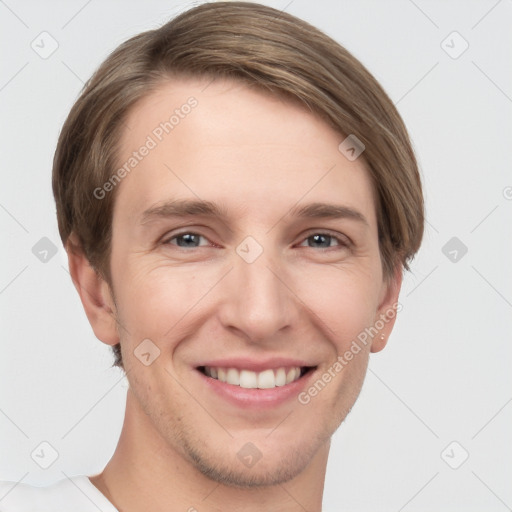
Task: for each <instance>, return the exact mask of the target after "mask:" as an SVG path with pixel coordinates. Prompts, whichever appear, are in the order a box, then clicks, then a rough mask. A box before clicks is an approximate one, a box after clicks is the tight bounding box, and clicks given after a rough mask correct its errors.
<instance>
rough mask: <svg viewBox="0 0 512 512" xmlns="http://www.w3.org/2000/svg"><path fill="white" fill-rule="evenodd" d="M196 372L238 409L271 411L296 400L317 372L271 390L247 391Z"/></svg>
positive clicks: (254, 389) (310, 372) (313, 371)
mask: <svg viewBox="0 0 512 512" xmlns="http://www.w3.org/2000/svg"><path fill="white" fill-rule="evenodd" d="M196 372H197V373H198V374H199V376H200V377H202V380H203V382H204V383H205V384H206V385H207V386H208V387H209V388H210V389H211V390H212V391H214V392H215V393H217V394H218V395H219V396H221V397H222V398H224V399H225V400H227V401H228V402H231V403H232V404H234V405H236V406H237V407H247V408H260V409H267V408H268V409H270V408H272V407H276V406H278V405H280V404H282V403H284V402H287V401H288V400H290V399H292V398H296V397H297V396H298V394H299V393H300V392H301V391H302V390H303V389H304V388H305V387H306V385H307V384H308V383H309V381H310V379H311V378H312V376H313V374H314V373H315V370H309V371H308V372H307V373H306V374H305V375H303V376H302V377H301V378H300V379H298V380H296V381H294V382H291V383H290V384H285V385H284V386H276V387H275V388H270V389H259V388H253V389H246V388H242V387H240V386H234V385H232V384H227V383H226V382H221V381H220V380H217V379H213V378H212V377H208V376H206V375H205V374H204V373H202V372H201V371H199V370H197V369H196Z"/></svg>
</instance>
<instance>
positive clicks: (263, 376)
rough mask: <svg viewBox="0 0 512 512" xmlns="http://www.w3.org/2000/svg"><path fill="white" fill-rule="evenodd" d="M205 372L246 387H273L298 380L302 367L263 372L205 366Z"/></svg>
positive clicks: (213, 376)
mask: <svg viewBox="0 0 512 512" xmlns="http://www.w3.org/2000/svg"><path fill="white" fill-rule="evenodd" d="M204 373H205V374H206V375H207V376H208V377H212V378H213V379H217V380H220V381H221V382H226V383H227V384H231V385H233V386H240V387H241V388H246V389H255V388H259V389H272V388H275V387H277V386H284V385H286V384H290V383H291V382H294V381H296V380H297V379H299V377H300V375H301V371H300V368H299V367H297V366H296V367H292V368H284V367H282V368H277V369H276V370H272V369H268V370H263V371H262V372H253V371H251V370H238V369H237V368H215V367H213V366H205V367H204Z"/></svg>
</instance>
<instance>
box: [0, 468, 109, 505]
mask: <svg viewBox="0 0 512 512" xmlns="http://www.w3.org/2000/svg"><path fill="white" fill-rule="evenodd" d="M69 510H80V511H81V512H89V511H90V512H98V511H99V512H117V511H116V509H115V508H114V506H113V505H112V504H111V503H110V502H109V501H108V500H107V498H106V497H105V496H103V494H101V493H100V491H99V490H98V489H96V487H94V485H92V483H91V481H90V480H89V478H88V477H87V476H82V475H80V476H73V477H70V478H64V479H62V480H59V481H58V482H55V483H53V484H51V485H49V486H46V487H34V486H31V485H28V484H23V483H17V482H9V481H3V482H1V481H0V512H69Z"/></svg>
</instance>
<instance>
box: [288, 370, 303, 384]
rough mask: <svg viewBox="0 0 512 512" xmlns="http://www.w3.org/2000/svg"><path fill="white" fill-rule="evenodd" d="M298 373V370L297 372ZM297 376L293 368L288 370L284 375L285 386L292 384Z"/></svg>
mask: <svg viewBox="0 0 512 512" xmlns="http://www.w3.org/2000/svg"><path fill="white" fill-rule="evenodd" d="M299 373H300V370H299ZM296 376H297V373H296V372H295V368H290V369H289V370H288V373H287V374H286V384H290V382H293V381H294V380H295V377H296Z"/></svg>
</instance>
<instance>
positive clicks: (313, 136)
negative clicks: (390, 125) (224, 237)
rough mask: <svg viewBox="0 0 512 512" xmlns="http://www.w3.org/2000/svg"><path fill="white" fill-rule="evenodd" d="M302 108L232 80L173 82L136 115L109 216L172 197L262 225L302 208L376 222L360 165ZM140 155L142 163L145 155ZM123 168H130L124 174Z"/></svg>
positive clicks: (126, 138) (133, 214)
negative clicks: (352, 210) (327, 205)
mask: <svg viewBox="0 0 512 512" xmlns="http://www.w3.org/2000/svg"><path fill="white" fill-rule="evenodd" d="M344 138H345V136H344V135H342V134H340V133H337V132H336V131H334V130H333V129H332V128H331V127H330V126H328V125H327V124H326V123H325V122H324V121H323V120H321V119H320V118H319V117H318V116H316V115H314V114H312V113H311V112H309V111H308V110H307V108H306V107H303V106H298V105H297V104H296V103H293V102H290V101H286V100H285V99H283V98H282V97H278V96H274V95H270V94H268V93H265V92H262V91H260V90H255V89H252V88H248V87H247V86H246V85H244V84H242V83H240V82H237V81H233V80H228V79H216V80H214V81H213V82H211V81H209V80H199V79H190V78H187V79H185V78H181V79H173V80H172V81H169V82H164V83H162V84H161V85H160V86H159V87H158V89H157V90H156V91H154V92H153V93H151V94H150V95H148V96H147V97H145V98H144V99H143V100H141V101H140V102H139V103H138V104H137V105H136V106H135V107H133V108H132V110H131V111H130V113H129V115H128V116H127V118H126V128H125V130H124V133H123V135H122V138H121V144H120V152H119V155H120V162H119V167H122V166H124V167H125V168H126V170H128V172H127V173H125V175H126V177H125V178H123V180H122V183H120V185H119V189H120V190H118V191H117V193H118V196H117V199H116V205H115V212H116V211H117V212H119V211H121V210H122V211H123V215H128V216H129V217H130V218H132V219H133V218H135V217H136V216H137V215H141V214H142V213H143V212H144V211H145V210H146V209H147V208H148V207H151V206H154V205H157V204H158V203H159V202H161V201H165V200H168V199H169V198H178V199H183V198H194V199H204V200H209V201H214V202H215V201H216V200H219V201H221V202H222V203H224V204H230V205H231V206H233V207H234V208H236V209H238V212H239V213H242V212H246V213H247V214H250V215H251V216H252V218H256V217H257V218H259V219H261V220H262V221H263V220H264V217H265V214H267V215H268V216H275V214H276V212H277V211H278V210H279V209H281V210H282V209H283V208H287V207H288V208H289V207H292V206H294V205H297V204H298V203H300V202H302V201H306V200H307V201H308V202H321V201H322V202H331V203H338V204H339V203H340V202H341V203H343V205H345V206H348V207H357V208H358V209H359V210H362V211H363V212H364V214H365V216H366V217H367V218H368V220H369V221H370V222H375V211H374V210H375V209H374V201H373V187H372V183H371V180H370V177H369V173H368V171H367V169H366V167H365V163H364V158H363V157H360V158H358V159H357V160H355V161H349V160H348V159H347V158H346V157H345V156H344V155H343V154H342V153H341V152H340V150H339V149H338V146H339V144H340V143H341V142H342V141H343V140H344ZM143 153H144V154H143ZM127 164H133V166H132V165H127Z"/></svg>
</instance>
